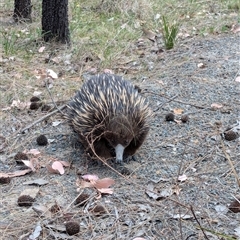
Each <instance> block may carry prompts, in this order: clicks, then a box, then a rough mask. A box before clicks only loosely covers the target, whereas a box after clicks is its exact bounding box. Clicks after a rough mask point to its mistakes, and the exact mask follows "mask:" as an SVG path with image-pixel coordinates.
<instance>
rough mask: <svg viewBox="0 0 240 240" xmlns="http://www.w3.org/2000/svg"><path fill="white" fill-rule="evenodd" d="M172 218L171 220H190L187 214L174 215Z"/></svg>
mask: <svg viewBox="0 0 240 240" xmlns="http://www.w3.org/2000/svg"><path fill="white" fill-rule="evenodd" d="M172 218H173V219H185V220H188V219H191V218H192V216H191V215H188V214H174V215H172Z"/></svg>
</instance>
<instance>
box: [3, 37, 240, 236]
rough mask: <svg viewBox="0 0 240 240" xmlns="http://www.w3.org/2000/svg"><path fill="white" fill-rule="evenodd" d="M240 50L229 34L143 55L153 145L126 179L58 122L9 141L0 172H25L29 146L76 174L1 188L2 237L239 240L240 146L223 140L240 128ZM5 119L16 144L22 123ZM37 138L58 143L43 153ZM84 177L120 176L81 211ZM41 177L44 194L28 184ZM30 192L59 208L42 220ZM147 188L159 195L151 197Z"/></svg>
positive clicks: (141, 79) (140, 77) (42, 173)
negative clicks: (22, 203) (99, 209)
mask: <svg viewBox="0 0 240 240" xmlns="http://www.w3.org/2000/svg"><path fill="white" fill-rule="evenodd" d="M239 43H240V37H239V36H237V35H222V36H211V38H210V37H209V38H206V39H198V38H195V39H189V40H185V41H184V42H183V43H182V44H181V45H180V46H178V48H176V49H174V50H171V51H168V52H162V53H161V52H158V53H156V52H152V51H151V48H150V47H149V48H146V49H145V55H144V57H143V58H141V59H140V60H139V61H138V62H137V64H136V63H135V65H134V66H138V67H139V71H138V72H137V74H136V75H135V76H137V77H136V79H133V80H134V82H135V83H137V84H138V85H139V86H140V87H141V89H142V92H143V94H144V96H146V97H147V98H148V99H149V101H150V103H151V106H152V109H153V111H154V118H153V122H152V127H151V132H150V134H149V137H148V139H147V141H146V142H145V144H144V146H143V147H142V148H141V150H140V151H139V152H138V154H137V158H138V160H139V161H138V162H133V161H132V162H130V163H129V164H127V163H126V164H125V166H126V168H127V169H128V170H129V172H130V173H131V174H130V175H126V179H123V178H122V177H121V176H119V175H118V174H116V173H114V172H113V171H112V170H110V169H108V168H107V167H105V166H98V165H96V164H95V163H92V162H91V161H90V162H88V161H86V156H85V155H84V154H83V149H82V148H81V147H80V146H75V145H74V144H73V143H74V141H73V136H72V134H71V130H70V129H69V127H68V126H67V125H66V124H65V123H62V124H60V125H58V126H56V127H53V126H52V122H53V121H57V120H60V121H62V119H61V117H60V116H59V115H54V116H53V117H51V118H50V119H48V120H47V121H46V122H42V123H41V124H38V125H36V126H34V127H33V128H32V129H31V131H29V132H28V133H26V134H25V135H23V136H18V137H14V138H10V137H7V140H8V145H7V147H6V149H5V151H4V152H2V153H1V154H0V171H1V172H9V171H15V170H16V169H18V166H16V163H15V160H14V158H13V157H14V156H15V154H16V152H17V151H22V150H23V149H31V148H38V149H39V150H40V151H41V157H40V158H39V162H41V165H45V164H46V165H47V164H48V162H49V161H50V160H51V158H52V159H53V158H54V159H60V160H67V161H69V162H72V166H71V168H70V169H69V170H67V172H66V173H65V174H64V175H57V174H50V173H49V172H48V171H47V170H46V168H41V169H40V170H39V171H37V172H35V173H31V174H28V175H25V176H22V177H18V178H13V179H12V180H11V182H10V183H9V184H4V185H1V190H0V191H1V194H0V199H1V201H0V208H1V214H0V235H1V239H3V240H5V239H10V240H11V239H29V238H27V236H28V235H29V233H31V232H32V231H33V230H34V229H35V228H36V226H37V224H40V225H41V228H42V230H41V234H40V236H39V237H38V238H37V239H94V240H97V239H105V240H108V239H109V240H110V239H111V240H113V239H118V240H120V239H134V237H142V238H144V239H147V240H153V239H169V240H170V239H188V240H193V239H204V235H205V238H206V236H207V238H208V239H234V236H235V235H234V234H235V229H236V228H239V227H240V225H239V220H240V215H239V213H233V212H231V211H229V210H228V206H229V204H230V203H231V202H232V201H233V200H234V197H236V196H237V195H238V194H239V186H238V184H237V180H236V178H235V176H234V174H233V172H232V170H231V167H230V164H229V161H228V160H227V159H226V154H227V155H228V156H229V158H230V160H231V162H232V164H233V165H234V168H235V169H236V172H237V173H238V176H239V172H240V165H239V161H238V160H239V157H240V144H239V138H238V139H236V140H233V141H226V140H225V139H224V138H223V139H222V138H221V133H223V132H224V131H225V130H226V129H228V128H229V127H233V126H236V124H237V122H238V131H239V128H240V126H239V122H240V83H239V82H238V81H236V78H237V76H240V72H239V56H240V49H239ZM149 65H151V68H149ZM146 69H149V71H146ZM126 78H128V75H127V76H126ZM212 104H215V107H213V106H214V105H212ZM174 111H175V113H181V112H182V113H181V114H175V117H176V120H177V121H176V122H173V121H166V120H165V116H166V114H167V113H169V112H174ZM2 114H4V117H3V118H2V119H3V120H4V121H3V120H0V122H1V126H2V129H1V131H2V135H3V136H9V132H12V131H13V130H12V127H13V126H16V124H17V123H18V122H19V121H18V118H21V117H23V116H22V115H18V112H14V114H12V115H11V114H10V113H5V112H4V113H2ZM185 114H187V115H188V117H189V120H188V121H187V122H186V123H183V122H182V121H180V118H181V116H182V115H185ZM35 117H36V116H34V114H28V113H26V115H25V116H24V119H25V120H26V122H28V123H29V122H30V121H29V120H31V119H36V118H35ZM22 127H23V126H22ZM40 133H43V134H46V136H47V137H48V138H49V139H53V141H52V142H51V143H50V144H49V145H47V146H46V147H39V146H37V145H36V141H35V139H36V137H37V136H38V135H39V134H40ZM223 146H224V147H223ZM77 173H79V174H84V173H91V174H97V175H98V176H99V177H100V178H103V177H112V178H114V179H115V181H116V183H115V185H114V193H113V194H112V195H106V196H103V197H102V198H100V199H96V198H95V197H91V198H90V200H88V201H87V202H86V204H85V206H83V207H77V206H75V205H74V204H70V203H73V202H74V199H75V198H76V196H77V195H78V193H77V187H76V184H75V182H76V179H77ZM179 177H182V178H180V179H181V180H180V181H178V178H179ZM38 178H43V179H45V180H47V181H48V183H47V184H46V185H43V186H40V187H38V186H37V187H36V186H30V185H24V184H23V183H24V182H26V181H28V180H33V179H38ZM31 188H34V189H36V188H37V189H38V194H37V196H36V199H35V202H34V204H33V206H34V207H36V206H45V207H47V208H49V207H51V206H52V205H54V204H55V203H57V204H58V205H59V206H60V208H61V210H60V211H59V212H57V213H55V214H53V213H52V215H51V216H50V215H47V214H43V216H38V214H37V213H36V211H34V210H33V208H32V207H28V208H27V207H23V208H22V207H19V206H17V198H18V196H19V195H20V193H21V192H22V191H23V190H24V189H31ZM146 188H148V189H153V190H154V191H155V192H156V194H155V195H152V194H151V192H148V194H146V192H145V189H146ZM87 192H88V193H89V194H95V191H93V190H88V191H87ZM154 198H155V199H154ZM99 204H100V205H102V206H104V208H105V211H106V212H105V213H103V214H100V215H99V216H96V214H94V213H93V212H92V211H91V209H92V208H93V207H94V206H96V205H99ZM190 206H192V209H193V210H192V211H191V208H190ZM69 219H73V220H75V221H77V222H79V223H80V233H79V235H77V236H76V237H69V236H68V235H67V234H66V233H65V232H64V229H65V227H64V222H65V221H68V220H69ZM201 228H202V231H201ZM24 234H26V236H25V235H24ZM238 237H240V235H239V234H238Z"/></svg>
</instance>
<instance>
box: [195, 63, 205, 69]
mask: <svg viewBox="0 0 240 240" xmlns="http://www.w3.org/2000/svg"><path fill="white" fill-rule="evenodd" d="M197 67H198V68H205V67H206V65H205V64H204V63H198V65H197Z"/></svg>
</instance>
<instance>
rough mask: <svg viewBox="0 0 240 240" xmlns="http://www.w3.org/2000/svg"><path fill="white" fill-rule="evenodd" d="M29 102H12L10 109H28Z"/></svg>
mask: <svg viewBox="0 0 240 240" xmlns="http://www.w3.org/2000/svg"><path fill="white" fill-rule="evenodd" d="M30 104H31V103H30V102H21V101H20V100H13V101H12V104H11V108H14V107H16V108H17V109H19V110H23V109H25V108H29V106H30Z"/></svg>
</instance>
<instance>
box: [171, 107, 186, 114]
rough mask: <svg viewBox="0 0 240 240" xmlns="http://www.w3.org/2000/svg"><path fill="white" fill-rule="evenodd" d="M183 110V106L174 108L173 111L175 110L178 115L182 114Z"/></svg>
mask: <svg viewBox="0 0 240 240" xmlns="http://www.w3.org/2000/svg"><path fill="white" fill-rule="evenodd" d="M183 111H184V110H183V109H181V108H175V109H173V112H174V113H175V114H177V115H179V114H182V113H183Z"/></svg>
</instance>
